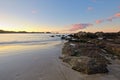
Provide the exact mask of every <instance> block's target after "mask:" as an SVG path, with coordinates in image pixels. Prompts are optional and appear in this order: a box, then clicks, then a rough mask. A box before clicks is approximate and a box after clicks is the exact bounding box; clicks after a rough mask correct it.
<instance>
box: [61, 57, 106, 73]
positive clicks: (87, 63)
mask: <svg viewBox="0 0 120 80" xmlns="http://www.w3.org/2000/svg"><path fill="white" fill-rule="evenodd" d="M63 61H64V62H67V63H69V64H70V65H71V66H72V69H74V70H76V71H79V72H82V73H86V74H96V73H106V72H108V69H107V68H106V67H107V65H106V64H105V63H104V62H101V61H100V60H97V59H94V58H90V57H87V56H81V57H66V58H64V59H63Z"/></svg>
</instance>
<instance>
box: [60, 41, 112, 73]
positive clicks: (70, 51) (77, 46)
mask: <svg viewBox="0 0 120 80" xmlns="http://www.w3.org/2000/svg"><path fill="white" fill-rule="evenodd" d="M62 51H63V52H62V55H63V56H62V60H63V62H66V63H68V64H70V65H71V67H72V69H74V70H76V71H79V72H82V73H86V74H96V73H107V72H108V69H107V64H108V63H110V62H109V60H107V59H106V56H105V55H104V52H103V51H102V50H101V49H100V48H99V47H96V46H95V45H93V44H88V43H73V42H72V43H71V42H67V43H65V45H64V47H63V50H62Z"/></svg>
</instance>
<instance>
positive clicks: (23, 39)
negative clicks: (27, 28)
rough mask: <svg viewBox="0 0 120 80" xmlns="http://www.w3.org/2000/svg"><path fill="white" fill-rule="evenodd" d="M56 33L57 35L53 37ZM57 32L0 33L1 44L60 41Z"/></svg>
mask: <svg viewBox="0 0 120 80" xmlns="http://www.w3.org/2000/svg"><path fill="white" fill-rule="evenodd" d="M52 35H54V36H55V37H51V36H52ZM59 40H60V37H58V36H56V35H55V34H32V33H31V34H30V33H29V34H0V46H1V45H12V44H42V43H47V42H52V41H59Z"/></svg>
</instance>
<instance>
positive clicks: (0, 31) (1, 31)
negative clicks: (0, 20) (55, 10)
mask: <svg viewBox="0 0 120 80" xmlns="http://www.w3.org/2000/svg"><path fill="white" fill-rule="evenodd" d="M1 33H41V34H52V33H53V32H27V31H7V30H1V29H0V34H1Z"/></svg>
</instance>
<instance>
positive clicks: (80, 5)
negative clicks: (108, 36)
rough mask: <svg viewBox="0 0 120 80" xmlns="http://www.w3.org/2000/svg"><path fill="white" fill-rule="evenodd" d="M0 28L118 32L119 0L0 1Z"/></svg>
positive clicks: (119, 29)
mask: <svg viewBox="0 0 120 80" xmlns="http://www.w3.org/2000/svg"><path fill="white" fill-rule="evenodd" d="M0 29H3V30H14V31H39V32H46V31H50V32H64V33H65V32H70V33H72V32H78V31H86V32H97V31H103V32H117V31H120V0H0Z"/></svg>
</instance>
